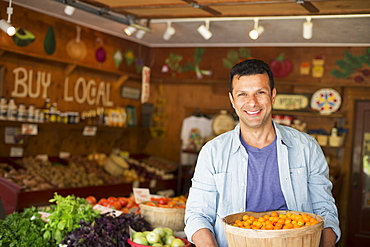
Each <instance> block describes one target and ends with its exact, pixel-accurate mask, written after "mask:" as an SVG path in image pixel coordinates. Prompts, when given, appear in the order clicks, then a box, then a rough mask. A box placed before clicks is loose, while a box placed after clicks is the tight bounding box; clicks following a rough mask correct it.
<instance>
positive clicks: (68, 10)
mask: <svg viewBox="0 0 370 247" xmlns="http://www.w3.org/2000/svg"><path fill="white" fill-rule="evenodd" d="M75 10H76V8H75V7H73V6H70V5H67V6H66V7H65V8H64V13H65V14H66V15H69V16H71V15H73V13H74V12H75Z"/></svg>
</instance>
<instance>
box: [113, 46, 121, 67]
mask: <svg viewBox="0 0 370 247" xmlns="http://www.w3.org/2000/svg"><path fill="white" fill-rule="evenodd" d="M113 61H114V65H115V66H116V67H117V68H118V67H119V66H120V65H121V63H122V61H123V54H122V52H121V50H116V51H115V52H114V53H113Z"/></svg>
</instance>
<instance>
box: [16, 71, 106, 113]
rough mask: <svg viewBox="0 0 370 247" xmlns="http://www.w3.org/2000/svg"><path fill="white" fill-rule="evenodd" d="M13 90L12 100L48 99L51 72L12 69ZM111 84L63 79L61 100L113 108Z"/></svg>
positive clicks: (82, 79)
mask: <svg viewBox="0 0 370 247" xmlns="http://www.w3.org/2000/svg"><path fill="white" fill-rule="evenodd" d="M13 74H14V89H13V90H12V91H11V97H14V98H34V99H37V98H44V99H46V98H49V95H48V92H49V90H50V85H51V82H52V76H51V72H45V71H35V72H34V71H33V70H32V69H29V70H27V69H26V68H24V67H17V68H15V69H13ZM110 92H111V84H110V83H107V82H104V81H100V82H99V83H97V82H96V81H95V80H93V79H90V80H86V79H85V78H84V77H78V78H77V80H76V81H70V79H69V77H65V78H64V84H63V91H61V92H60V93H63V99H64V101H66V102H76V103H78V104H88V105H102V106H105V107H110V106H113V102H112V101H111V100H110Z"/></svg>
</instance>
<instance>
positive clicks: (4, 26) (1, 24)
mask: <svg viewBox="0 0 370 247" xmlns="http://www.w3.org/2000/svg"><path fill="white" fill-rule="evenodd" d="M6 13H7V14H8V20H7V21H6V20H4V19H1V20H0V29H1V30H3V31H4V32H6V33H7V34H8V35H9V36H13V35H14V34H15V33H16V30H15V28H14V27H13V26H12V25H11V24H10V17H11V15H12V14H13V8H12V0H9V7H8V8H6Z"/></svg>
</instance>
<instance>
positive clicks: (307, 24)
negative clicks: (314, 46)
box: [303, 17, 313, 39]
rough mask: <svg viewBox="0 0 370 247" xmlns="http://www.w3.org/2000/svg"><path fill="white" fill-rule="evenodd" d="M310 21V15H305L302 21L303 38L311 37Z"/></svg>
mask: <svg viewBox="0 0 370 247" xmlns="http://www.w3.org/2000/svg"><path fill="white" fill-rule="evenodd" d="M312 26H313V24H312V22H311V17H307V18H306V21H305V22H304V23H303V38H304V39H311V38H312Z"/></svg>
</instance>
